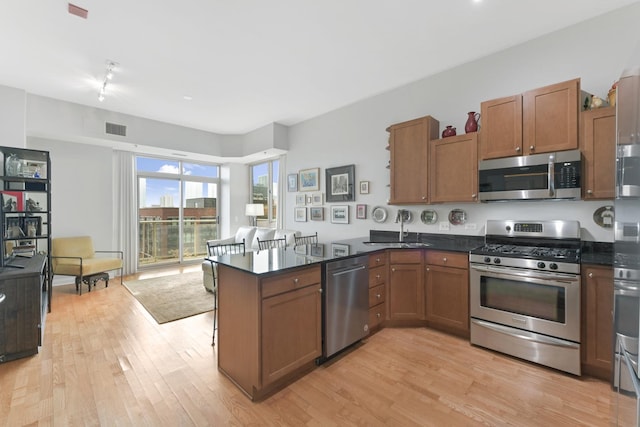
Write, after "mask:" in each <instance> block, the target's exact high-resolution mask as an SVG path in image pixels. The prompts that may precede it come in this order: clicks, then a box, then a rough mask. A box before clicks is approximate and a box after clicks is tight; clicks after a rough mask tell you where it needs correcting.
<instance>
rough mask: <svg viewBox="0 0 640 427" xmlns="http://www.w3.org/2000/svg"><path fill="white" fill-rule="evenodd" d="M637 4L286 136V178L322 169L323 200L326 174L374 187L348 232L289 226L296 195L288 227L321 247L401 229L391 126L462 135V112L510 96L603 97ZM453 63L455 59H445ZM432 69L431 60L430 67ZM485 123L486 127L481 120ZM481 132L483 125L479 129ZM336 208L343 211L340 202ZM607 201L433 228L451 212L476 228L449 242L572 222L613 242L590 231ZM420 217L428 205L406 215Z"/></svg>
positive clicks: (519, 206) (500, 210)
mask: <svg viewBox="0 0 640 427" xmlns="http://www.w3.org/2000/svg"><path fill="white" fill-rule="evenodd" d="M639 20H640V5H639V4H635V5H632V6H630V7H626V8H623V9H620V10H618V11H614V12H612V13H609V14H607V15H603V16H601V17H598V18H596V19H594V20H592V21H587V22H584V23H582V24H579V25H576V26H573V27H569V28H567V29H564V30H562V31H558V32H556V33H554V34H551V35H549V36H546V37H542V38H539V39H536V40H533V41H531V42H529V43H526V44H523V45H520V46H516V47H514V48H511V49H508V50H505V51H502V52H499V53H497V54H494V55H491V56H489V57H485V58H481V59H480V60H477V61H474V62H471V63H468V64H464V65H461V66H459V67H456V68H454V69H451V70H448V71H446V72H443V73H440V74H438V75H435V76H432V77H428V78H425V79H423V80H420V81H418V82H415V83H413V84H409V85H406V86H403V87H401V88H398V89H396V90H393V91H390V92H387V93H383V94H381V95H378V96H376V97H373V98H370V99H367V100H364V101H361V102H357V103H355V104H352V105H349V106H346V107H344V108H342V109H339V110H336V111H332V112H329V113H327V114H325V115H323V116H320V117H317V118H314V119H311V120H308V121H306V122H303V123H300V124H298V125H295V126H292V127H291V128H290V129H289V147H290V151H289V153H288V156H287V173H294V172H297V171H298V170H300V169H306V168H313V167H320V168H321V190H322V191H323V192H325V182H324V181H325V180H324V170H325V168H327V167H334V166H343V165H348V164H355V165H356V178H355V179H356V182H358V181H361V180H366V181H370V194H368V195H360V194H356V201H355V202H350V203H345V204H347V205H349V206H350V224H349V225H340V224H331V223H330V221H329V220H328V216H329V207H330V205H331V204H325V218H327V219H325V221H323V222H315V221H309V222H306V223H301V222H295V221H294V219H293V218H294V216H293V212H294V209H293V208H294V206H295V193H287V199H286V202H287V206H288V207H287V212H286V222H287V227H288V228H297V229H300V230H301V231H302V232H303V233H308V232H314V231H316V230H317V231H318V233H319V235H320V236H321V238H322V240H327V241H329V240H333V239H340V238H349V237H358V236H363V235H366V234H367V233H368V231H369V230H370V229H378V230H393V231H397V230H399V226H398V225H397V224H395V223H394V222H393V219H394V218H395V212H396V211H397V209H398V208H400V207H398V206H387V199H388V197H389V189H388V187H387V184H388V183H389V173H388V170H387V169H386V168H385V166H386V164H387V162H388V160H389V152H388V151H386V150H385V148H384V147H385V146H386V145H387V140H388V133H387V132H386V131H385V128H386V127H387V126H389V125H391V124H393V123H397V122H402V121H406V120H410V119H413V118H416V117H421V116H424V115H431V116H433V117H435V118H436V119H438V120H439V121H440V126H441V129H444V126H445V125H453V126H455V127H457V129H458V132H459V133H460V132H464V123H465V121H466V118H467V112H469V111H480V103H481V102H482V101H484V100H489V99H494V98H498V97H502V96H508V95H513V94H517V93H521V92H524V91H526V90H529V89H535V88H537V87H541V86H545V85H548V84H552V83H557V82H560V81H565V80H569V79H573V78H576V77H580V78H581V80H582V88H583V90H586V91H587V92H591V93H594V94H596V95H599V96H601V97H606V94H607V92H608V90H609V88H610V87H611V84H612V83H613V82H614V81H616V80H617V79H618V77H619V76H620V73H621V72H622V70H623V68H624V67H625V65H626V63H627V59H628V57H629V55H630V53H631V49H632V48H633V47H634V46H635V44H636V42H637V40H638V39H639V35H638V32H637V30H636V28H637V26H636V23H637V22H638V21H639ZM442 54H443V55H455V52H443V53H442ZM434 60H437V58H434ZM481 120H482V119H481ZM480 124H482V121H480ZM360 203H364V204H367V205H368V213H367V216H368V217H369V216H370V212H371V208H372V207H374V206H377V205H380V206H386V208H387V210H388V212H389V217H390V218H391V219H387V221H386V223H384V224H378V223H375V222H373V221H372V220H371V219H366V220H359V219H356V218H355V206H356V204H360ZM341 204H342V203H341ZM610 204H612V201H603V202H523V203H514V202H512V203H492V204H475V203H469V204H464V203H460V204H455V205H453V204H451V205H448V204H447V205H433V206H430V207H429V208H431V209H435V210H436V212H437V213H438V216H439V219H441V220H443V221H445V222H447V219H446V218H447V215H448V213H449V211H450V210H451V209H453V208H463V209H465V210H466V211H467V213H468V218H469V219H468V222H469V223H470V224H475V226H476V228H475V229H467V228H465V226H451V229H450V231H449V232H450V233H455V234H469V235H483V234H484V223H485V222H486V220H487V219H494V218H495V219H500V218H509V217H511V218H514V219H538V218H546V219H564V218H567V219H569V218H570V219H578V220H580V223H581V225H582V228H583V238H585V239H587V240H598V241H613V236H612V233H611V231H610V230H609V229H604V228H602V227H600V226H598V225H596V224H595V223H594V221H593V219H592V215H593V212H594V210H595V209H597V208H598V207H599V206H604V205H610ZM404 208H408V209H410V210H411V211H412V212H413V213H414V217H415V218H419V214H420V212H421V211H422V210H423V209H425V208H426V206H406V207H404ZM408 228H409V230H410V231H419V232H430V233H438V232H441V231H439V225H437V224H436V225H430V226H427V225H424V224H422V223H421V222H420V221H419V219H418V220H414V221H413V223H412V224H409V225H408Z"/></svg>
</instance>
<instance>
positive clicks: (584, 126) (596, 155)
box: [580, 107, 616, 200]
mask: <svg viewBox="0 0 640 427" xmlns="http://www.w3.org/2000/svg"><path fill="white" fill-rule="evenodd" d="M580 117H581V127H580V130H581V132H580V148H581V150H582V155H583V160H584V167H583V170H584V185H583V187H582V192H583V194H582V196H583V197H584V198H585V199H587V200H588V199H613V198H615V196H616V194H615V182H616V176H615V173H616V170H615V165H616V109H615V107H609V108H600V109H597V110H591V111H583V112H582V113H581V115H580Z"/></svg>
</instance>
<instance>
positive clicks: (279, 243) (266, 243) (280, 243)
mask: <svg viewBox="0 0 640 427" xmlns="http://www.w3.org/2000/svg"><path fill="white" fill-rule="evenodd" d="M274 248H284V249H287V238H286V236H285V237H282V238H280V239H269V240H260V238H258V249H259V250H263V249H274Z"/></svg>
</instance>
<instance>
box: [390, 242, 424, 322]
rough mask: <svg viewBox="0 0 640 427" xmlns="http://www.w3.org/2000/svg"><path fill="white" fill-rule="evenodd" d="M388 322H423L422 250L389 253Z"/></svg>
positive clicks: (402, 250) (403, 250)
mask: <svg viewBox="0 0 640 427" xmlns="http://www.w3.org/2000/svg"><path fill="white" fill-rule="evenodd" d="M388 296H389V305H388V307H389V320H391V321H415V320H424V285H423V267H422V250H419V249H418V250H413V249H400V250H392V251H390V252H389V289H388Z"/></svg>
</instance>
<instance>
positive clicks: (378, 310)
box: [369, 304, 386, 329]
mask: <svg viewBox="0 0 640 427" xmlns="http://www.w3.org/2000/svg"><path fill="white" fill-rule="evenodd" d="M385 316H386V314H385V308H384V304H378V305H376V306H375V307H372V308H370V309H369V329H373V328H375V327H376V326H378V325H379V324H380V323H382V322H383V321H384V318H385Z"/></svg>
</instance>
